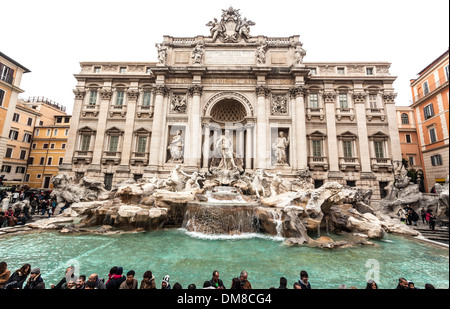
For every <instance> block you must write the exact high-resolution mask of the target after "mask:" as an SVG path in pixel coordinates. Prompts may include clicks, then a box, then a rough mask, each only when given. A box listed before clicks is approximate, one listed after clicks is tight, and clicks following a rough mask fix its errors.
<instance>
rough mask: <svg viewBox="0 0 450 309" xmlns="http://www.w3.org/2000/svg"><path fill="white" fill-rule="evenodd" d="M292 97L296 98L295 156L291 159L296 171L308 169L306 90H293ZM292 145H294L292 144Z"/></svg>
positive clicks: (296, 88) (299, 87) (294, 120)
mask: <svg viewBox="0 0 450 309" xmlns="http://www.w3.org/2000/svg"><path fill="white" fill-rule="evenodd" d="M291 96H292V97H294V98H295V106H294V115H293V116H294V118H293V119H292V122H293V123H294V134H293V136H294V140H295V151H294V152H295V154H294V158H292V159H291V161H292V162H291V164H292V165H293V167H294V169H306V168H307V167H308V150H307V149H308V143H307V138H306V117H305V97H304V96H305V89H304V87H303V86H297V87H294V88H292V89H291ZM291 145H292V143H291Z"/></svg>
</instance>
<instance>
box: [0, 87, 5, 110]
mask: <svg viewBox="0 0 450 309" xmlns="http://www.w3.org/2000/svg"><path fill="white" fill-rule="evenodd" d="M4 97H5V91H3V90H2V89H0V106H3V98H4Z"/></svg>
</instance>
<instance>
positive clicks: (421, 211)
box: [420, 207, 427, 224]
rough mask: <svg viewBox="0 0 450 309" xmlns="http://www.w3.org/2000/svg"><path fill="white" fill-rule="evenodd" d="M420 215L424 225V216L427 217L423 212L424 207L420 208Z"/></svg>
mask: <svg viewBox="0 0 450 309" xmlns="http://www.w3.org/2000/svg"><path fill="white" fill-rule="evenodd" d="M420 215H421V217H422V223H423V224H425V222H426V220H425V218H426V216H427V212H426V211H425V207H422V209H421V210H420Z"/></svg>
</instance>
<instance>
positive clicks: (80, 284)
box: [77, 275, 86, 290]
mask: <svg viewBox="0 0 450 309" xmlns="http://www.w3.org/2000/svg"><path fill="white" fill-rule="evenodd" d="M85 287H86V276H85V275H81V276H79V277H78V280H77V290H84V289H85Z"/></svg>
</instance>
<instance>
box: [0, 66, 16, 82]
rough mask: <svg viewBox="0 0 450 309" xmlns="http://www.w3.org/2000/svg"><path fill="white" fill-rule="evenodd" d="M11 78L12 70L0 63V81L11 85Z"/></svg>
mask: <svg viewBox="0 0 450 309" xmlns="http://www.w3.org/2000/svg"><path fill="white" fill-rule="evenodd" d="M13 76H14V70H13V69H11V68H10V67H7V66H6V65H4V64H3V63H0V79H1V80H3V81H5V82H7V83H9V84H12V81H13Z"/></svg>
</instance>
